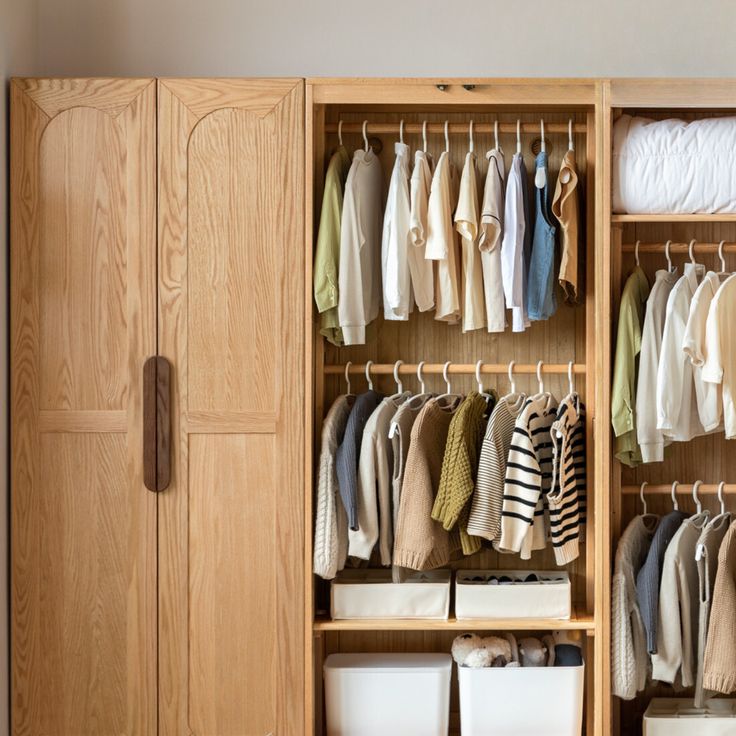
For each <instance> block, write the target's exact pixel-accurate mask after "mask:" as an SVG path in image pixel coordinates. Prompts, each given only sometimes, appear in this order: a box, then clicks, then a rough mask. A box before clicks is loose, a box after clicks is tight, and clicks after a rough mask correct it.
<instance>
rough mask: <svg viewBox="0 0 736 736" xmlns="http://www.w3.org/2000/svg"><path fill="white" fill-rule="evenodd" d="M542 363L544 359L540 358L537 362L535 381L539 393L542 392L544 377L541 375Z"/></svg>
mask: <svg viewBox="0 0 736 736" xmlns="http://www.w3.org/2000/svg"><path fill="white" fill-rule="evenodd" d="M543 365H544V361H542V360H540V361H539V362H538V363H537V383H538V384H539V393H540V394H543V393H544V378H543V377H542V366H543Z"/></svg>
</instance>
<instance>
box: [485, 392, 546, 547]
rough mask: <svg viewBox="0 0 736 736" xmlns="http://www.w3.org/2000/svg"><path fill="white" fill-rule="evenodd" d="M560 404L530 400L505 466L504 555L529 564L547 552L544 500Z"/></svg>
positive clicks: (540, 396)
mask: <svg viewBox="0 0 736 736" xmlns="http://www.w3.org/2000/svg"><path fill="white" fill-rule="evenodd" d="M556 412H557V402H556V401H555V398H554V396H552V394H549V393H544V394H537V395H536V396H532V397H530V398H528V399H527V401H526V404H525V405H524V408H523V409H522V410H521V413H520V414H519V416H518V418H517V420H516V426H515V427H514V434H513V437H512V439H511V447H510V448H509V457H508V461H507V462H506V481H505V483H504V491H503V504H502V509H501V540H500V542H499V544H498V549H499V551H501V552H521V557H522V559H524V560H528V559H530V557H531V553H532V551H534V550H538V549H544V547H545V544H546V539H545V537H546V530H545V523H544V515H545V512H544V497H545V495H546V494H547V492H548V491H549V489H550V487H551V485H552V439H551V437H550V428H551V427H552V423H553V422H554V420H555V416H556Z"/></svg>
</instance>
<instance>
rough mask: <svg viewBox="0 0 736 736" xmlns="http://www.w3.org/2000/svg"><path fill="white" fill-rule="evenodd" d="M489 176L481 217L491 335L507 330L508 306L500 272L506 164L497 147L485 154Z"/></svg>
mask: <svg viewBox="0 0 736 736" xmlns="http://www.w3.org/2000/svg"><path fill="white" fill-rule="evenodd" d="M486 158H487V159H488V173H487V174H486V185H485V189H484V190H483V210H482V214H481V218H480V238H479V240H478V247H479V248H480V259H481V264H482V266H483V290H484V293H485V301H486V323H487V324H488V332H503V331H504V330H505V329H506V311H505V309H506V307H505V304H504V296H503V276H502V273H501V235H502V233H503V208H504V197H503V194H504V192H503V186H504V184H503V180H504V177H505V175H506V164H505V162H504V158H503V152H502V151H497V150H496V149H495V148H494V149H493V150H491V151H488V153H487V154H486Z"/></svg>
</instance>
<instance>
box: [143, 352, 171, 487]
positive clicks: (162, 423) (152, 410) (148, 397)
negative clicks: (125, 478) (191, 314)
mask: <svg viewBox="0 0 736 736" xmlns="http://www.w3.org/2000/svg"><path fill="white" fill-rule="evenodd" d="M170 405H171V364H170V363H169V361H168V360H166V358H162V357H161V356H159V355H153V356H151V357H150V358H148V360H146V362H145V363H144V364H143V482H144V483H145V486H146V488H148V490H149V491H155V492H157V491H163V490H165V489H166V488H168V486H169V483H170V481H171V413H170V411H171V406H170Z"/></svg>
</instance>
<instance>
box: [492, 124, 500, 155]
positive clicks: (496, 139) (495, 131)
mask: <svg viewBox="0 0 736 736" xmlns="http://www.w3.org/2000/svg"><path fill="white" fill-rule="evenodd" d="M493 137H494V139H495V148H496V150H497V151H499V152H500V151H501V147H500V146H499V145H498V120H496V121H495V122H494V123H493Z"/></svg>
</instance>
